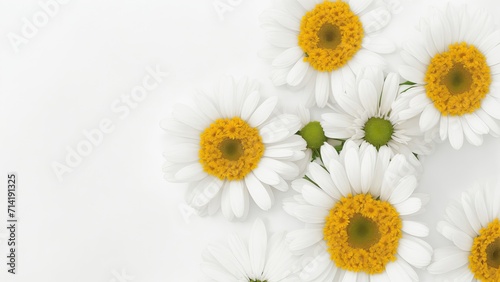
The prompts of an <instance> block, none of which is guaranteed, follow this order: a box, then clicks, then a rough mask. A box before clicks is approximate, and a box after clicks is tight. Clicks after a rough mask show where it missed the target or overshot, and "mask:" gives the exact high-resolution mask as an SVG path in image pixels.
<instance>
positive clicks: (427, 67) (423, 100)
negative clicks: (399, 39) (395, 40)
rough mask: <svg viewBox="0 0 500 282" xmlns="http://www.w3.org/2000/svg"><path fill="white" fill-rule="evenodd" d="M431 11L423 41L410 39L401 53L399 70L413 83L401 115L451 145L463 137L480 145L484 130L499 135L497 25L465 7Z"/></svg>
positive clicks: (423, 26) (499, 39)
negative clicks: (401, 60)
mask: <svg viewBox="0 0 500 282" xmlns="http://www.w3.org/2000/svg"><path fill="white" fill-rule="evenodd" d="M435 13H436V14H435V15H433V16H432V17H431V18H429V19H424V20H422V24H421V26H420V33H421V34H420V37H421V40H422V42H418V43H416V42H411V41H410V42H408V44H407V45H406V46H404V50H403V51H402V53H401V54H402V57H403V59H404V61H405V62H406V64H407V65H406V66H402V67H401V68H400V73H401V75H402V76H403V77H404V78H406V79H407V80H409V81H411V82H414V83H416V84H415V85H413V86H411V87H410V88H409V89H408V91H406V92H405V95H404V96H405V97H406V99H407V100H408V101H409V104H410V107H409V108H408V109H406V110H404V111H402V112H401V113H400V117H401V118H402V119H408V118H413V117H418V118H419V125H420V129H421V130H422V131H424V132H425V131H439V137H440V138H441V140H445V139H449V142H450V144H451V145H452V147H453V148H455V149H460V148H461V147H462V145H463V142H464V139H466V140H467V141H468V142H469V143H471V144H473V145H476V146H479V145H481V144H482V142H483V135H485V134H488V133H490V134H491V135H493V136H499V135H500V126H499V124H498V120H500V88H499V87H498V83H500V37H499V36H498V32H500V30H498V29H497V28H495V26H494V23H493V21H492V19H491V17H490V16H489V15H488V14H486V13H485V12H483V11H477V12H475V13H473V12H471V11H470V9H466V7H465V6H461V7H458V8H457V7H454V6H452V5H451V4H450V5H448V7H447V8H446V11H439V10H436V12H435ZM469 23H474V24H469ZM495 29H497V30H496V31H495Z"/></svg>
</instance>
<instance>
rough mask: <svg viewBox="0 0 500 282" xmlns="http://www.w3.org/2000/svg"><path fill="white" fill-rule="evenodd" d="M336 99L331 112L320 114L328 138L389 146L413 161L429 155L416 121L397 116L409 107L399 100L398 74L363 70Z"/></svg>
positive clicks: (428, 149)
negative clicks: (417, 155)
mask: <svg viewBox="0 0 500 282" xmlns="http://www.w3.org/2000/svg"><path fill="white" fill-rule="evenodd" d="M350 85H351V86H350V87H347V88H346V90H347V91H346V95H342V96H340V97H339V99H337V105H336V106H335V107H334V108H333V109H334V112H333V113H326V114H323V115H322V120H323V121H322V125H323V128H324V129H325V134H326V136H327V137H329V138H334V139H348V140H352V141H354V142H355V143H356V144H358V145H361V144H369V145H371V146H373V147H375V148H377V150H379V149H380V148H381V147H388V148H389V149H390V150H391V151H392V152H393V154H396V153H401V154H404V155H405V156H407V157H411V158H414V155H413V154H414V153H415V154H419V155H422V154H428V153H429V152H430V150H431V145H430V142H426V139H428V138H425V136H424V134H422V132H421V131H420V130H419V128H418V120H417V119H416V118H413V119H409V120H401V119H400V118H399V113H400V112H401V111H402V110H406V109H407V108H408V103H407V100H405V99H398V97H399V92H400V80H399V75H398V74H396V73H389V74H388V75H387V77H386V78H384V74H383V72H382V70H380V69H376V68H366V69H363V70H362V71H361V73H359V74H358V75H357V77H356V80H355V81H352V83H350Z"/></svg>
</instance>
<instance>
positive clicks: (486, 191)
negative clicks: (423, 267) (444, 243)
mask: <svg viewBox="0 0 500 282" xmlns="http://www.w3.org/2000/svg"><path fill="white" fill-rule="evenodd" d="M446 218H447V219H446V221H442V222H440V223H438V231H439V232H440V233H441V234H443V236H445V237H446V238H447V239H449V240H450V241H451V242H453V244H454V246H452V247H447V248H446V249H437V250H436V252H435V257H434V263H433V264H431V265H430V266H429V272H431V273H433V274H437V275H442V276H443V277H446V278H447V279H450V281H463V280H461V279H460V280H456V279H458V278H462V277H468V278H469V279H468V281H470V280H472V279H476V280H477V281H500V187H498V186H497V187H494V186H492V187H488V186H483V187H478V188H477V189H475V190H471V191H468V192H466V193H463V195H462V197H461V201H460V202H456V203H453V204H452V206H450V207H448V208H447V209H446Z"/></svg>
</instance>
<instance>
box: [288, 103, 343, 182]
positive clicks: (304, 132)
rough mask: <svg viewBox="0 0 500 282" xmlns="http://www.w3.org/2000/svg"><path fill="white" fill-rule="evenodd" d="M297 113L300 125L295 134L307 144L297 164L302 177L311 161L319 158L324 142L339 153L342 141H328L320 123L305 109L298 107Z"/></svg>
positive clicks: (301, 106)
mask: <svg viewBox="0 0 500 282" xmlns="http://www.w3.org/2000/svg"><path fill="white" fill-rule="evenodd" d="M297 113H298V115H299V117H300V123H301V126H300V130H299V132H297V134H299V135H300V136H301V137H302V138H304V140H305V141H306V143H307V149H306V151H305V153H306V156H305V158H303V159H302V160H300V161H298V162H297V164H298V166H299V169H300V172H301V175H303V174H304V173H305V170H306V168H307V165H308V164H309V163H310V162H311V161H314V160H316V159H317V158H318V157H321V146H323V144H324V143H325V142H328V144H330V145H332V146H334V147H335V149H336V150H337V151H340V150H341V149H342V144H343V141H339V140H333V139H328V138H327V137H326V135H325V131H324V130H323V126H322V125H321V123H320V122H319V121H317V120H313V119H312V118H311V113H310V111H309V109H307V108H305V107H304V106H303V105H299V106H298V108H297Z"/></svg>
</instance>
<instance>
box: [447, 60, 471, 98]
mask: <svg viewBox="0 0 500 282" xmlns="http://www.w3.org/2000/svg"><path fill="white" fill-rule="evenodd" d="M443 84H444V85H445V86H446V87H447V88H448V90H449V91H450V93H451V94H453V95H458V94H462V93H464V92H467V91H469V90H470V89H471V87H472V74H471V73H470V72H469V71H468V70H467V69H466V68H465V67H464V65H463V64H455V65H453V67H452V68H451V70H450V71H449V72H448V74H447V75H446V76H444V77H443Z"/></svg>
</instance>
